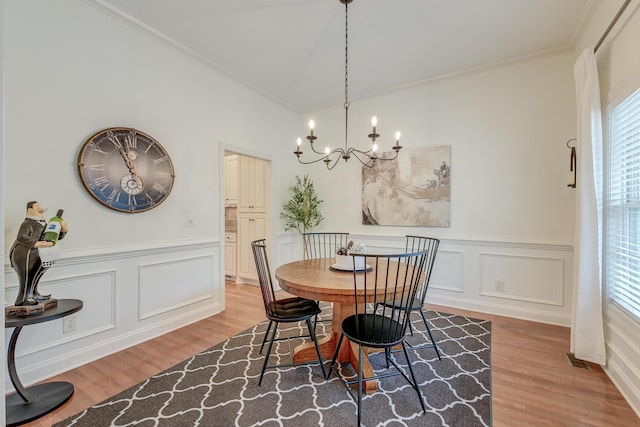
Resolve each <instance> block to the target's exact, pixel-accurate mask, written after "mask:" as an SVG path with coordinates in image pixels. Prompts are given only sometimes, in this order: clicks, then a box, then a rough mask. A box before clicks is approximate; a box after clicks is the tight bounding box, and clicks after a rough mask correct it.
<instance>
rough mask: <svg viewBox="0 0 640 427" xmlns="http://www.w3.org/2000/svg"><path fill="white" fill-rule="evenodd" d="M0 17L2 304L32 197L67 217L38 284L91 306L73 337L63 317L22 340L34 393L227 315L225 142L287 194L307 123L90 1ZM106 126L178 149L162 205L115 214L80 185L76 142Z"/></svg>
mask: <svg viewBox="0 0 640 427" xmlns="http://www.w3.org/2000/svg"><path fill="white" fill-rule="evenodd" d="M4 9H5V10H4V13H3V14H2V20H3V21H2V25H3V28H4V30H3V31H4V32H5V33H4V40H3V44H2V45H3V51H4V64H3V65H4V66H3V75H4V79H5V85H4V94H3V100H4V105H5V110H4V113H5V122H4V141H5V142H4V148H5V153H4V162H3V170H2V175H3V176H2V182H3V185H4V192H3V194H2V200H3V204H4V205H3V209H2V212H3V213H4V217H5V218H6V220H5V222H4V224H5V226H4V227H3V228H2V230H3V239H2V241H3V244H4V251H3V253H4V275H3V281H4V285H5V286H4V289H5V300H6V301H7V302H9V303H13V300H14V298H15V295H16V292H17V288H18V284H17V276H16V275H15V273H14V271H13V270H12V269H11V268H10V266H9V261H8V251H9V248H10V247H11V244H12V243H13V241H14V239H15V235H16V232H17V230H18V227H19V225H20V223H21V222H22V219H23V218H24V213H25V204H26V202H27V201H28V200H31V199H36V200H39V201H40V202H41V203H42V204H43V205H44V206H46V207H48V208H49V213H51V212H52V211H53V212H55V210H56V209H57V208H64V210H65V215H64V216H65V218H66V219H67V221H68V222H69V226H70V232H69V234H68V235H67V237H66V238H65V239H64V240H63V241H62V242H61V243H60V246H61V251H62V256H61V259H60V260H59V262H58V263H57V264H56V265H55V266H54V267H52V268H51V269H50V270H49V271H48V272H47V273H46V274H45V275H44V276H43V278H42V280H41V282H40V288H41V289H43V290H46V292H51V293H52V294H53V296H54V297H55V298H79V299H82V300H83V301H84V308H83V309H82V310H81V311H80V312H78V313H77V331H75V332H72V333H67V334H63V333H62V320H60V319H58V320H55V321H52V322H49V323H47V324H40V325H37V326H30V327H27V328H25V330H24V331H23V332H22V334H21V336H20V340H19V342H18V349H17V359H16V364H17V367H18V371H19V374H20V378H21V380H22V382H23V383H24V384H25V385H29V384H31V383H33V382H36V381H39V380H42V379H44V378H47V377H49V376H52V375H54V374H56V373H58V372H61V371H65V370H68V369H71V368H73V367H75V366H77V365H80V364H83V363H86V362H88V361H90V360H92V359H95V358H98V357H102V356H104V355H106V354H109V353H112V352H115V351H118V350H119V349H121V348H124V347H127V346H130V345H132V344H135V343H137V342H140V341H144V340H147V339H149V338H151V337H153V336H155V335H158V334H161V333H164V332H167V331H169V330H172V329H174V328H177V327H180V326H184V325H185V324H188V323H190V322H193V321H195V320H198V319H200V318H203V317H206V316H208V315H211V314H213V313H216V312H219V311H220V310H222V309H223V308H224V305H223V299H222V298H223V295H224V293H223V283H224V282H223V276H224V272H223V269H222V268H221V267H220V262H221V260H222V258H223V255H222V253H221V251H220V241H221V236H222V234H223V232H224V231H223V229H222V228H221V226H222V224H223V216H222V211H223V206H222V205H221V201H222V194H221V189H222V184H223V183H222V181H221V176H222V173H221V170H220V166H221V164H222V163H223V159H222V153H223V149H221V147H222V146H223V145H224V146H227V147H236V148H238V149H239V151H243V150H244V151H247V152H251V153H254V154H256V155H261V157H265V158H268V159H271V160H272V163H273V170H274V182H280V183H281V184H275V185H274V189H273V192H274V197H281V195H282V193H283V192H285V191H286V188H287V182H288V180H293V176H291V177H288V175H291V173H290V172H287V171H286V168H284V167H282V165H283V164H284V162H285V160H284V158H285V157H286V156H284V155H283V153H284V152H285V151H286V152H287V153H288V152H289V151H291V150H290V149H289V148H286V149H285V147H284V141H283V138H282V135H283V134H284V135H293V134H295V127H296V123H297V122H298V117H299V115H298V114H297V113H295V112H292V111H290V110H289V109H287V108H284V107H282V106H280V105H278V104H276V103H274V102H273V101H271V100H268V99H266V98H265V97H263V96H261V95H259V94H257V93H256V92H255V91H253V90H250V89H248V88H246V87H244V86H243V85H240V84H238V83H237V82H234V81H232V80H230V79H229V78H227V77H224V76H222V75H220V74H219V73H217V72H215V71H213V70H212V69H211V68H209V67H208V66H206V65H204V64H203V63H201V62H199V61H198V60H196V59H194V58H192V57H190V56H188V55H186V54H184V53H182V52H179V51H178V50H176V49H175V48H173V47H170V46H169V45H167V44H165V43H163V42H160V41H159V40H157V39H155V38H153V37H151V36H149V35H148V34H146V33H144V32H142V31H140V30H139V29H136V28H133V27H132V26H130V25H129V24H126V23H124V22H122V21H119V20H117V19H115V18H114V17H112V16H110V15H108V14H106V13H105V12H103V11H102V10H100V9H98V8H96V7H94V6H92V5H90V4H89V3H86V2H83V1H78V0H60V1H56V2H50V1H47V0H32V1H28V2H25V1H13V2H7V4H6V5H5V7H4ZM112 126H131V127H135V128H137V129H140V130H142V131H144V132H146V133H148V134H150V135H152V136H153V137H155V138H156V139H157V140H158V141H159V142H160V143H161V144H162V145H163V146H164V147H165V148H166V149H167V151H168V152H169V153H170V155H171V157H172V160H173V163H174V167H175V171H176V179H175V185H174V187H173V191H172V192H171V194H170V195H169V197H168V199H167V200H166V201H165V202H164V203H163V204H162V205H160V206H159V207H157V208H156V209H153V210H151V211H148V212H144V213H139V214H135V215H130V214H122V213H118V212H115V211H111V210H109V209H107V208H105V207H103V206H102V205H100V204H99V203H98V202H96V201H95V200H93V199H92V198H91V197H90V196H89V194H88V193H87V192H86V191H85V190H84V188H83V186H82V184H81V183H80V180H79V178H78V173H77V157H78V152H79V150H80V147H81V146H82V144H83V143H84V142H85V140H86V139H87V138H88V137H89V136H90V135H92V134H93V133H94V132H96V131H98V130H100V129H103V128H107V127H112ZM286 160H287V163H286V164H290V162H289V161H288V160H289V159H288V158H287V159H286ZM278 204H280V203H278ZM188 216H189V217H192V218H193V219H194V221H195V226H192V227H190V226H187V217H188ZM276 220H277V216H276V219H274V221H273V224H272V225H273V227H274V229H275V230H278V227H279V226H280V225H279V221H276ZM256 309H258V308H256ZM9 332H10V331H9ZM5 337H8V335H7V332H5ZM7 341H8V339H7ZM5 383H6V387H7V390H10V389H11V388H12V387H11V385H10V383H9V382H8V380H7V379H6V378H5Z"/></svg>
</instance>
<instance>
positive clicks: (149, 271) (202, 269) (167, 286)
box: [138, 255, 214, 320]
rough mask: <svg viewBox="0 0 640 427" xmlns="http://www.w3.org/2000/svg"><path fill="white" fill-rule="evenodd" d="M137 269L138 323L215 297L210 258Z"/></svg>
mask: <svg viewBox="0 0 640 427" xmlns="http://www.w3.org/2000/svg"><path fill="white" fill-rule="evenodd" d="M138 268H139V277H140V284H139V286H140V292H139V299H138V306H139V309H138V310H139V319H140V320H143V319H146V318H148V317H152V316H155V315H157V314H160V313H165V312H168V311H172V310H175V309H176V308H180V307H184V306H186V305H190V304H193V303H195V302H198V301H203V300H205V299H207V298H212V297H213V295H214V284H213V281H212V280H211V278H212V274H213V258H212V256H211V255H207V256H202V257H197V258H182V259H176V260H171V261H165V262H160V263H153V264H145V265H141V266H140V267H138Z"/></svg>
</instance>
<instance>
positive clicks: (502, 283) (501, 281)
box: [496, 280, 504, 292]
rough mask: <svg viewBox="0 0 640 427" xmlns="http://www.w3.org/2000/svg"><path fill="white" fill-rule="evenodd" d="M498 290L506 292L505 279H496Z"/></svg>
mask: <svg viewBox="0 0 640 427" xmlns="http://www.w3.org/2000/svg"><path fill="white" fill-rule="evenodd" d="M496 291H498V292H504V280H496Z"/></svg>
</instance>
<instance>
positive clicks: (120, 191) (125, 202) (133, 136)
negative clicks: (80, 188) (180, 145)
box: [78, 127, 175, 213]
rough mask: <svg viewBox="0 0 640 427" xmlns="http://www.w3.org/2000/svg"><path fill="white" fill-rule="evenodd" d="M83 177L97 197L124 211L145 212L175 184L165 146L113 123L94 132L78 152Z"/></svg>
mask: <svg viewBox="0 0 640 427" xmlns="http://www.w3.org/2000/svg"><path fill="white" fill-rule="evenodd" d="M78 170H79V172H80V179H81V180H82V183H83V184H84V187H85V188H86V189H87V191H88V192H89V194H91V195H92V196H93V197H94V198H95V199H96V200H98V201H99V202H100V203H102V204H103V205H105V206H107V207H108V208H111V209H114V210H117V211H121V212H129V213H136V212H144V211H147V210H149V209H152V208H154V207H156V206H158V205H159V204H160V203H162V202H163V201H164V200H165V199H166V198H167V196H169V193H170V192H171V188H172V187H173V179H174V178H175V175H174V172H173V164H172V163H171V159H170V158H169V155H168V154H167V152H166V150H165V149H164V148H163V147H162V145H160V144H159V143H158V141H156V140H155V139H153V138H152V137H150V136H149V135H147V134H146V133H144V132H140V131H139V130H136V129H131V128H123V127H113V128H108V129H104V130H101V131H100V132H97V133H96V134H95V135H93V136H91V137H90V138H89V139H88V140H87V142H85V143H84V145H83V146H82V150H80V155H79V156H78Z"/></svg>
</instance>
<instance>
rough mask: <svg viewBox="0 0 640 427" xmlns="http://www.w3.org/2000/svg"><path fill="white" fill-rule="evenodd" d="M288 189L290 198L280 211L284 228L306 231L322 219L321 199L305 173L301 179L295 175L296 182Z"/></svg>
mask: <svg viewBox="0 0 640 427" xmlns="http://www.w3.org/2000/svg"><path fill="white" fill-rule="evenodd" d="M289 191H290V192H291V198H290V199H289V201H288V202H287V204H285V205H284V206H283V207H282V212H281V213H280V217H281V218H283V219H284V229H285V231H289V230H298V233H300V235H302V234H303V233H308V232H310V231H311V230H312V229H313V228H314V227H316V226H318V225H319V224H320V223H321V222H322V221H323V220H324V217H323V216H322V213H321V212H320V205H321V204H322V202H323V201H322V200H320V198H318V195H317V194H316V191H315V189H314V188H313V181H311V179H309V177H308V176H307V175H305V176H304V178H302V179H300V177H299V176H296V184H295V185H292V186H291V187H289Z"/></svg>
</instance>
